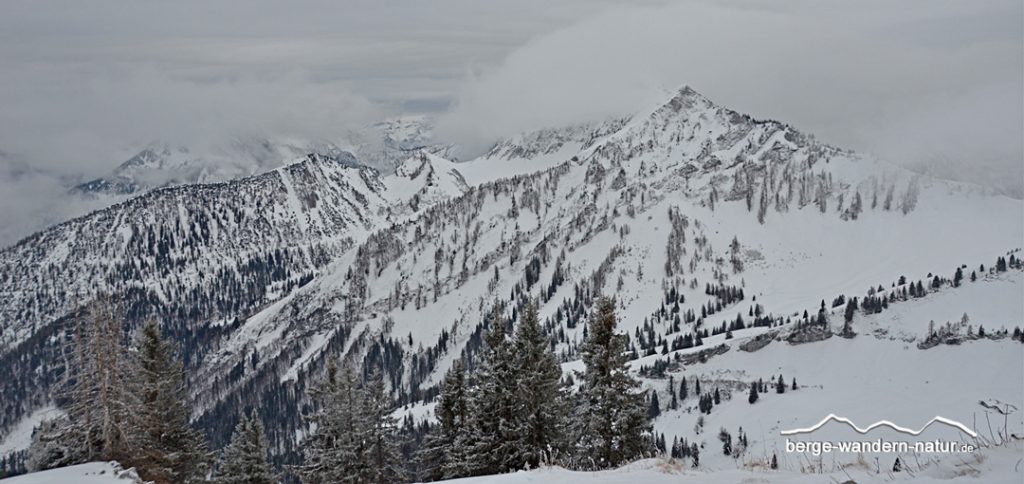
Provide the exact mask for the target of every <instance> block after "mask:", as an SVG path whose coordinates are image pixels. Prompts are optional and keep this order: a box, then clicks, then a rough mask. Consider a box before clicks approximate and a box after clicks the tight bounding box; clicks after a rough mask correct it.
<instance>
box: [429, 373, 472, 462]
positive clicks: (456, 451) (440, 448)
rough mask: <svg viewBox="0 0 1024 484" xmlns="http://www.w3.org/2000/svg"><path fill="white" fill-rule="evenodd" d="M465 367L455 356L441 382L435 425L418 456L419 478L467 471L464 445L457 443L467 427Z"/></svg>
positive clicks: (435, 409) (435, 408)
mask: <svg viewBox="0 0 1024 484" xmlns="http://www.w3.org/2000/svg"><path fill="white" fill-rule="evenodd" d="M467 390H468V389H467V388H466V371H465V367H464V366H463V364H462V360H456V361H455V364H454V365H452V368H451V369H450V370H448V373H447V374H446V375H445V377H444V381H442V383H441V394H440V397H439V399H438V402H437V406H436V407H434V414H435V416H436V417H437V425H436V426H435V427H434V428H433V429H432V430H431V432H430V434H429V435H428V437H427V441H426V443H425V445H424V446H423V450H422V451H421V452H420V454H419V456H418V458H419V461H420V463H421V468H422V469H423V470H424V471H423V475H421V476H420V477H421V478H425V479H429V480H434V481H436V480H441V479H449V478H454V477H462V476H465V475H469V471H468V469H465V468H464V467H463V466H464V464H465V463H466V456H465V449H463V448H461V447H456V445H455V444H456V440H457V439H458V438H459V436H460V434H461V433H463V432H466V431H467V430H468V428H467V427H468V425H469V408H468V402H467Z"/></svg>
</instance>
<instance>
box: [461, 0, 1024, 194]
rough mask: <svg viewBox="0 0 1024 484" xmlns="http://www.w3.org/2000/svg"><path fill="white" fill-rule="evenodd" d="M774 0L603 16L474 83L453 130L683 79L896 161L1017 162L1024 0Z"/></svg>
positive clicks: (465, 89) (648, 91) (485, 129)
mask: <svg viewBox="0 0 1024 484" xmlns="http://www.w3.org/2000/svg"><path fill="white" fill-rule="evenodd" d="M767 5H769V4H765V3H747V2H738V3H737V2H733V3H730V4H725V5H723V4H721V3H718V4H712V3H705V2H678V3H672V4H669V5H662V6H649V7H623V8H616V9H613V10H610V11H607V12H605V13H603V14H600V15H596V16H594V17H592V18H589V19H586V20H583V21H581V22H579V23H577V24H574V25H572V26H569V27H567V28H564V29H561V30H558V31H555V32H553V33H550V34H547V35H544V36H541V37H538V38H535V39H533V40H531V41H530V42H529V43H528V44H526V45H524V46H523V47H522V48H520V49H518V50H517V51H515V52H513V53H512V54H510V55H509V56H508V57H507V58H506V59H505V61H504V63H503V64H501V66H500V67H499V68H498V69H495V70H493V71H490V72H487V73H485V74H483V75H481V76H479V77H476V78H473V79H470V80H469V81H467V82H466V83H464V84H463V85H462V86H461V90H460V91H459V96H458V105H457V107H456V108H455V110H454V111H453V112H452V113H451V115H450V116H449V117H447V118H445V120H444V121H445V123H444V126H443V127H444V128H445V130H446V131H447V132H448V133H449V134H451V135H453V136H455V137H459V138H463V139H465V140H467V142H469V143H474V144H479V145H484V144H486V143H487V142H488V141H490V140H491V139H493V138H494V137H496V136H500V135H502V134H503V133H507V132H514V131H518V130H522V129H530V128H532V127H537V126H540V125H548V126H558V125H563V124H570V123H574V122H582V121H589V120H593V119H595V118H596V119H600V118H601V117H604V116H609V115H615V114H625V113H630V112H634V111H636V110H637V109H638V107H640V106H644V104H645V103H653V102H657V100H659V99H661V97H662V96H664V92H666V91H668V90H672V89H675V88H677V87H679V86H680V85H683V84H689V85H691V86H693V87H694V88H695V89H697V90H698V91H700V92H702V93H704V94H706V95H708V96H709V97H711V98H712V99H713V100H715V101H717V102H719V103H722V104H725V105H727V106H730V107H733V108H735V109H738V110H740V111H743V112H747V113H750V114H752V115H755V116H758V117H770V118H775V119H780V120H783V121H786V122H789V123H791V124H794V125H796V126H797V127H799V128H802V129H804V130H806V131H809V132H812V133H816V134H817V135H819V136H820V137H822V138H824V139H826V140H827V141H829V142H831V143H834V144H837V145H840V146H843V147H849V148H854V149H858V150H863V151H871V152H875V153H877V154H879V155H882V156H885V157H887V158H890V159H893V160H895V161H899V162H906V163H910V164H920V163H927V162H929V161H930V160H933V159H941V160H958V161H963V162H967V163H974V162H981V163H985V165H986V166H995V167H1003V168H1005V169H1006V170H1011V171H1012V170H1016V172H1017V173H1019V172H1020V171H1019V167H1020V166H1021V164H1024V161H1022V150H1024V148H1022V137H1021V133H1022V132H1024V126H1022V123H1024V116H1022V106H1024V99H1022V88H1021V86H1022V85H1024V78H1022V72H1024V69H1022V62H1024V47H1022V45H1024V38H1022V26H1021V22H1020V19H1021V17H1022V6H1021V3H1020V2H1019V1H1005V2H945V1H933V0H926V1H909V2H878V1H860V2H830V1H791V2H772V3H770V5H771V6H772V7H771V8H763V7H766V6H767ZM480 120H487V122H481V121H480ZM1018 181H1019V180H1018Z"/></svg>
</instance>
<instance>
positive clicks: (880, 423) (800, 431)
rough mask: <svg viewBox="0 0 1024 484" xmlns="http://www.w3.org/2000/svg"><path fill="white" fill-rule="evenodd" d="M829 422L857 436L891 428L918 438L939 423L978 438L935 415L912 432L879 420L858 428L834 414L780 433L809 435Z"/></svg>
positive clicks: (971, 432)
mask: <svg viewBox="0 0 1024 484" xmlns="http://www.w3.org/2000/svg"><path fill="white" fill-rule="evenodd" d="M829 422H839V423H843V424H846V425H847V426H849V427H850V428H852V429H853V430H854V431H855V432H857V433H859V434H862V435H863V434H867V433H868V432H870V431H872V430H874V429H875V428H878V427H889V428H891V429H893V430H895V431H897V432H900V433H904V434H907V435H913V436H918V435H921V433H922V432H924V431H925V429H927V428H928V427H930V426H931V425H932V424H934V423H941V424H944V425H947V426H950V427H953V428H956V429H958V430H960V431H961V432H963V433H965V434H967V435H970V436H971V437H977V436H978V433H977V432H975V431H974V430H972V429H971V428H970V427H968V426H966V425H964V424H963V423H961V422H957V421H956V420H953V419H949V418H946V417H943V416H940V415H936V416H935V417H933V418H932V419H931V420H929V421H928V423H926V424H924V426H922V427H921V428H920V429H918V430H912V429H909V428H906V427H901V426H899V425H896V424H894V423H892V422H890V421H888V420H879V421H877V422H875V423H873V424H871V425H868V426H867V427H864V428H861V427H858V426H857V424H855V423H853V421H852V420H850V419H848V418H846V417H841V416H839V415H836V414H834V413H830V414H828V416H827V417H825V418H823V419H821V421H820V422H818V423H817V424H815V425H813V426H811V427H806V428H797V429H792V430H783V431H782V432H781V434H782V435H799V434H809V433H811V432H814V431H815V430H818V429H820V428H821V427H823V426H824V425H825V424H827V423H829Z"/></svg>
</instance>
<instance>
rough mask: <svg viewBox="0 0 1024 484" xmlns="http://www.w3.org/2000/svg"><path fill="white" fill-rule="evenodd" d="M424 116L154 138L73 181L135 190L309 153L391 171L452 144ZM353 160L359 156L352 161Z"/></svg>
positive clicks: (241, 172) (265, 166)
mask: <svg viewBox="0 0 1024 484" xmlns="http://www.w3.org/2000/svg"><path fill="white" fill-rule="evenodd" d="M431 123H432V120H431V118H429V117H426V116H405V117H396V118H390V119H387V120H384V121H381V122H379V123H375V124H373V125H371V126H368V127H366V128H363V129H360V130H350V131H347V132H345V133H343V134H341V135H339V136H338V137H337V139H336V140H333V141H328V140H309V139H299V138H294V137H280V138H274V137H262V136H236V137H233V138H230V139H228V140H225V142H223V143H220V144H216V145H214V146H212V147H205V148H201V149H196V148H189V147H187V146H183V145H173V144H170V143H167V142H162V141H156V142H152V143H150V144H149V145H148V146H146V147H145V148H143V149H142V150H141V151H139V152H138V153H136V154H135V155H134V156H132V157H131V158H129V159H128V160H126V161H125V162H123V163H121V164H120V165H118V166H117V167H116V168H115V169H114V170H113V171H111V173H110V174H108V175H105V176H102V177H99V178H96V179H93V180H89V181H86V182H84V183H80V184H78V185H75V186H74V187H73V188H72V192H73V193H77V194H83V195H92V196H99V195H112V196H119V195H134V194H140V193H144V192H146V191H149V190H152V189H154V188H162V187H167V186H176V185H186V184H197V183H219V182H226V181H231V180H235V179H238V178H243V177H247V176H252V175H256V174H260V173H263V172H266V171H269V170H272V169H274V168H278V167H280V166H283V165H285V164H287V163H289V162H290V161H291V160H294V159H295V158H298V157H301V156H305V155H308V154H316V155H320V156H327V157H336V158H344V157H349V160H350V161H352V162H358V163H361V164H364V165H366V166H369V167H372V168H375V169H377V170H378V171H381V172H383V173H390V172H392V171H394V170H395V168H396V167H397V166H398V165H399V164H401V163H402V162H403V161H405V160H406V159H407V158H408V157H409V156H411V155H412V154H414V153H416V152H418V151H427V152H430V153H433V154H439V155H441V156H446V157H449V156H450V155H452V154H454V152H453V151H452V150H453V149H454V148H453V147H452V146H451V145H447V144H438V143H436V142H435V141H434V139H433V128H432V124H431ZM357 160H358V161H357Z"/></svg>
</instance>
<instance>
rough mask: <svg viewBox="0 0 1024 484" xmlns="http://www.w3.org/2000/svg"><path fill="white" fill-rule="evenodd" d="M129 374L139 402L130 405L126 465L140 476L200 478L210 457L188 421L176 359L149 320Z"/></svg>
mask: <svg viewBox="0 0 1024 484" xmlns="http://www.w3.org/2000/svg"><path fill="white" fill-rule="evenodd" d="M133 373H134V374H133V378H132V386H133V387H134V389H133V390H134V392H135V394H136V398H137V401H138V405H137V406H136V408H134V409H133V410H132V414H133V417H132V418H133V420H134V427H135V428H136V430H135V431H134V432H133V433H132V436H131V437H132V444H133V445H132V452H131V454H132V456H131V458H130V459H129V460H130V462H131V464H132V465H134V466H135V467H136V468H137V469H138V470H139V474H140V475H141V477H143V478H144V479H146V480H151V481H155V482H158V483H160V482H189V481H192V480H196V479H201V478H202V477H203V476H204V475H205V474H206V467H207V464H208V462H209V455H208V453H207V449H206V442H205V440H204V439H203V436H202V434H200V433H199V431H197V430H195V429H193V428H192V427H191V426H190V425H189V414H190V410H189V408H188V407H187V406H186V405H185V400H184V399H183V398H182V396H183V395H188V390H187V388H186V387H185V378H184V370H183V368H182V365H181V362H179V361H178V360H177V358H176V357H175V355H174V348H173V347H172V345H171V344H170V343H169V342H167V341H166V340H164V339H163V338H162V337H161V336H160V329H159V327H157V325H156V323H155V322H153V321H150V322H148V323H146V324H145V326H143V328H142V331H141V333H140V336H139V349H138V353H137V355H136V357H135V362H134V365H133Z"/></svg>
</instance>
